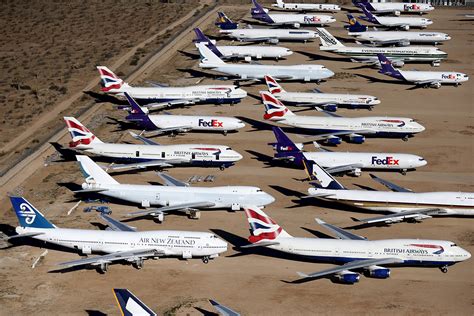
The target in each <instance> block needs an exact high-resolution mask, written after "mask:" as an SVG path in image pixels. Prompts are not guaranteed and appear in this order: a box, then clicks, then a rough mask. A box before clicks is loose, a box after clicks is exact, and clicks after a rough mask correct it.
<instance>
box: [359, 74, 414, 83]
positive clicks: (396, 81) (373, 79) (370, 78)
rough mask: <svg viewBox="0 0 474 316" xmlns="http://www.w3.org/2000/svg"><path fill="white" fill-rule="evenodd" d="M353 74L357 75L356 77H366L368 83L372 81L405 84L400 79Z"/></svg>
mask: <svg viewBox="0 0 474 316" xmlns="http://www.w3.org/2000/svg"><path fill="white" fill-rule="evenodd" d="M355 75H356V76H358V77H361V78H364V79H367V80H368V81H369V82H370V83H373V82H381V83H389V84H400V85H406V83H405V82H403V81H400V80H390V79H379V78H376V77H372V76H367V75H362V74H355Z"/></svg>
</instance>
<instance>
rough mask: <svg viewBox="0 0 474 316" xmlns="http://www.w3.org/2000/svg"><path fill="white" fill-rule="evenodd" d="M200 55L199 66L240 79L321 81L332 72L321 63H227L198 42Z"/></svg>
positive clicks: (332, 73)
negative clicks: (268, 76)
mask: <svg viewBox="0 0 474 316" xmlns="http://www.w3.org/2000/svg"><path fill="white" fill-rule="evenodd" d="M198 49H199V53H200V54H201V56H202V59H201V62H200V63H199V67H201V68H203V69H211V70H213V71H217V72H220V73H223V74H227V75H230V76H233V77H238V78H239V79H240V80H254V79H259V80H262V79H264V78H265V75H271V76H273V77H274V78H277V79H282V80H304V81H321V80H323V79H326V78H329V77H332V76H333V75H334V72H332V71H331V70H329V69H327V68H326V67H324V66H322V65H315V64H304V65H261V64H228V63H225V62H224V61H222V59H220V58H219V57H217V56H216V55H215V54H214V53H213V52H212V51H211V50H210V49H209V48H208V47H207V46H206V45H205V44H203V43H200V44H198Z"/></svg>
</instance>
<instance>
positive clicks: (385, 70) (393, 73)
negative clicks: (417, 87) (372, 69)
mask: <svg viewBox="0 0 474 316" xmlns="http://www.w3.org/2000/svg"><path fill="white" fill-rule="evenodd" d="M377 58H378V59H379V62H380V66H381V69H380V70H379V73H381V74H384V75H387V76H390V77H393V78H397V79H403V76H402V74H401V73H400V71H398V70H397V69H395V68H394V67H393V65H392V62H391V61H390V60H389V59H388V58H387V57H385V55H384V54H377Z"/></svg>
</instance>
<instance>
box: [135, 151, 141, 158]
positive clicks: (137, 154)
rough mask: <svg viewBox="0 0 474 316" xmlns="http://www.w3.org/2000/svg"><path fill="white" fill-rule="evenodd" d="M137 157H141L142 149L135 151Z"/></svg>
mask: <svg viewBox="0 0 474 316" xmlns="http://www.w3.org/2000/svg"><path fill="white" fill-rule="evenodd" d="M135 157H137V158H138V157H140V151H139V150H137V151H136V152H135Z"/></svg>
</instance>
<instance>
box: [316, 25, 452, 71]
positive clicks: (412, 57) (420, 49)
mask: <svg viewBox="0 0 474 316" xmlns="http://www.w3.org/2000/svg"><path fill="white" fill-rule="evenodd" d="M316 32H318V34H319V39H320V40H321V46H320V47H319V48H320V49H321V50H322V51H329V52H333V53H335V54H338V55H342V56H345V57H349V58H351V60H352V61H355V62H363V63H372V64H378V59H377V54H384V55H386V56H387V57H388V58H389V59H390V60H391V61H392V62H393V63H395V64H397V66H403V65H404V63H405V62H431V64H432V65H433V66H439V64H440V62H441V60H442V59H445V58H447V57H448V54H447V53H445V52H443V51H441V50H440V49H438V48H437V47H433V46H409V47H368V46H363V45H359V46H345V45H343V44H342V43H341V42H339V41H338V40H337V39H336V38H335V37H334V36H332V35H331V33H329V32H328V31H327V30H325V29H323V28H317V29H316Z"/></svg>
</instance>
